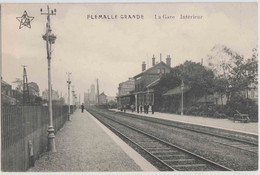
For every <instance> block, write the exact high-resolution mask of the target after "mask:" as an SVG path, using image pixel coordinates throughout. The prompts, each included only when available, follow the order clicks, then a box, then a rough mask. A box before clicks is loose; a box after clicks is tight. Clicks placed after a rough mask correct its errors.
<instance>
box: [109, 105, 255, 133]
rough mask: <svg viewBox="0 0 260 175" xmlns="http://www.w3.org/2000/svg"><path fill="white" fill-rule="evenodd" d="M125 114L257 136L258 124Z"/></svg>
mask: <svg viewBox="0 0 260 175" xmlns="http://www.w3.org/2000/svg"><path fill="white" fill-rule="evenodd" d="M111 110H112V111H119V110H117V109H111ZM126 112H127V113H133V114H136V115H141V116H147V117H154V118H161V119H166V120H172V121H178V122H184V123H191V124H196V125H203V126H209V127H213V128H220V129H226V130H233V131H238V132H243V133H249V134H254V135H258V123H240V122H233V121H231V120H228V119H215V118H208V117H200V116H187V115H183V116H181V115H177V114H169V113H160V112H155V113H154V114H152V113H151V112H149V113H148V114H144V113H136V112H131V111H130V110H127V111H126Z"/></svg>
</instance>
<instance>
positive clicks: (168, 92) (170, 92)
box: [163, 86, 190, 95]
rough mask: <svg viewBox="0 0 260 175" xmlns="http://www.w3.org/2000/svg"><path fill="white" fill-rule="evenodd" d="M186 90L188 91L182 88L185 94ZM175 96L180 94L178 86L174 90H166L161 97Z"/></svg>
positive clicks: (188, 88) (186, 87) (185, 87)
mask: <svg viewBox="0 0 260 175" xmlns="http://www.w3.org/2000/svg"><path fill="white" fill-rule="evenodd" d="M188 90H190V87H188V86H184V88H183V93H185V92H187V91H188ZM177 94H181V87H180V86H178V87H176V88H174V89H170V90H168V91H167V92H166V93H165V94H163V95H177Z"/></svg>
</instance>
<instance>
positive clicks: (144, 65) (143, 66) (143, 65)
mask: <svg viewBox="0 0 260 175" xmlns="http://www.w3.org/2000/svg"><path fill="white" fill-rule="evenodd" d="M145 69H146V64H145V62H144V61H143V64H142V72H143V71H145Z"/></svg>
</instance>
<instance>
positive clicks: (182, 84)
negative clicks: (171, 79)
mask: <svg viewBox="0 0 260 175" xmlns="http://www.w3.org/2000/svg"><path fill="white" fill-rule="evenodd" d="M183 89H184V83H183V80H181V115H183Z"/></svg>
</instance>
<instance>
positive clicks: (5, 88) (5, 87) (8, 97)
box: [1, 78, 16, 105]
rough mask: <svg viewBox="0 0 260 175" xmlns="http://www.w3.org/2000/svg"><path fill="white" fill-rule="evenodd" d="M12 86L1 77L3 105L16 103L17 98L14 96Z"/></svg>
mask: <svg viewBox="0 0 260 175" xmlns="http://www.w3.org/2000/svg"><path fill="white" fill-rule="evenodd" d="M12 96H13V93H12V86H11V85H10V84H8V83H7V82H5V81H4V80H2V78H1V100H2V101H1V103H2V105H15V104H16V99H15V98H13V97H12Z"/></svg>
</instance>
